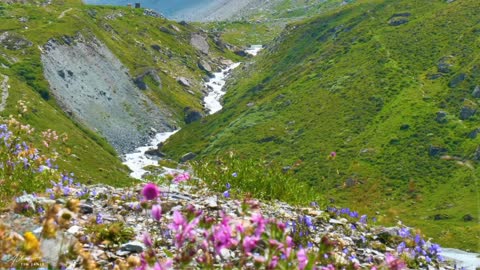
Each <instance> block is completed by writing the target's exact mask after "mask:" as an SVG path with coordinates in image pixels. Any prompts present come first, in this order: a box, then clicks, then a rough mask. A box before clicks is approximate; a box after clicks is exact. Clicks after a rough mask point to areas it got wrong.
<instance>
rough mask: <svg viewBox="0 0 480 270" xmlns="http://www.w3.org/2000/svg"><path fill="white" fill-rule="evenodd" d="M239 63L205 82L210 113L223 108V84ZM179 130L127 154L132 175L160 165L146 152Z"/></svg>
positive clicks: (171, 170)
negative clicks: (221, 101) (148, 167)
mask: <svg viewBox="0 0 480 270" xmlns="http://www.w3.org/2000/svg"><path fill="white" fill-rule="evenodd" d="M239 65H240V63H234V64H232V65H230V66H228V67H227V68H225V69H223V70H222V71H220V72H216V73H214V74H213V75H214V77H213V78H212V79H211V80H209V81H208V82H206V83H205V86H206V87H207V88H208V89H210V91H209V93H208V95H207V96H205V98H204V103H205V108H207V110H208V113H209V114H214V113H216V112H218V111H220V110H221V109H222V104H221V103H220V100H221V98H222V97H223V95H225V93H226V92H225V91H224V90H223V86H225V83H226V79H227V78H228V75H230V72H231V71H232V70H233V69H234V68H236V67H238V66H239ZM177 131H178V130H175V131H170V132H161V133H157V134H156V135H155V137H154V138H153V139H152V140H151V141H150V142H149V143H148V145H145V146H141V147H138V148H136V149H135V150H134V151H133V152H132V153H128V154H126V155H125V162H123V164H125V165H127V166H128V167H129V168H130V170H132V172H131V173H130V176H131V177H133V178H136V179H140V180H141V179H142V176H143V175H144V174H145V173H147V172H148V171H147V170H145V169H144V168H145V167H147V166H158V158H157V159H156V158H154V157H151V156H149V155H146V154H145V152H146V151H148V150H150V149H154V148H157V147H158V144H160V143H162V142H164V141H166V140H167V139H168V138H170V136H172V135H173V134H175V133H176V132H177ZM163 168H164V170H165V172H164V174H166V173H172V172H176V170H174V169H171V168H166V167H163Z"/></svg>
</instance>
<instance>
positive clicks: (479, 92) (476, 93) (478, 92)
mask: <svg viewBox="0 0 480 270" xmlns="http://www.w3.org/2000/svg"><path fill="white" fill-rule="evenodd" d="M472 96H473V97H474V98H480V85H477V86H475V88H474V89H473V92H472Z"/></svg>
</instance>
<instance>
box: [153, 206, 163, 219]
mask: <svg viewBox="0 0 480 270" xmlns="http://www.w3.org/2000/svg"><path fill="white" fill-rule="evenodd" d="M152 217H153V218H154V219H155V220H156V221H160V219H161V218H162V207H161V206H160V205H158V204H155V205H154V206H152Z"/></svg>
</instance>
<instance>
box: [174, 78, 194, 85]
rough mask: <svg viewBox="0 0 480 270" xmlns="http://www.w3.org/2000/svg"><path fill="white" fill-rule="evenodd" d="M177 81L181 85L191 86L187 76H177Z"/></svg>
mask: <svg viewBox="0 0 480 270" xmlns="http://www.w3.org/2000/svg"><path fill="white" fill-rule="evenodd" d="M177 82H178V83H179V84H180V85H182V86H186V87H190V86H192V85H191V84H190V81H189V80H188V79H187V78H185V77H178V78H177Z"/></svg>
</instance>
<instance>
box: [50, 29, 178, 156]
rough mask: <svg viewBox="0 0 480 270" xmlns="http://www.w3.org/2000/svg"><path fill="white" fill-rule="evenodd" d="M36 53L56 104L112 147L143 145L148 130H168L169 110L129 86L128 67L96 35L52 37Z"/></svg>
mask: <svg viewBox="0 0 480 270" xmlns="http://www.w3.org/2000/svg"><path fill="white" fill-rule="evenodd" d="M41 58H42V63H43V66H44V75H45V78H46V79H47V80H48V82H49V83H50V87H51V91H52V93H53V95H54V96H55V98H56V100H57V102H58V104H59V105H60V106H61V107H62V108H63V110H64V111H65V112H67V113H68V114H69V115H70V116H71V117H73V118H74V119H75V120H77V121H79V122H80V123H82V124H85V125H86V126H88V127H89V128H91V129H93V130H95V131H97V132H99V133H100V134H101V135H103V136H104V137H105V138H106V139H107V140H108V141H109V142H110V144H112V145H113V146H114V147H115V148H116V149H117V151H118V152H120V153H125V152H128V151H131V150H133V149H134V148H135V147H138V146H140V145H142V144H144V143H145V142H146V141H147V140H148V137H149V133H152V132H155V131H169V130H171V129H172V128H171V127H170V125H169V124H168V117H167V115H169V112H168V111H166V110H165V109H159V108H158V107H157V106H155V105H154V104H153V102H152V101H151V100H150V99H149V98H148V97H147V96H146V95H145V94H143V93H142V92H141V90H140V89H138V88H137V87H136V86H135V84H134V83H133V81H132V79H131V78H130V75H129V73H128V70H127V69H126V68H125V67H124V66H123V65H122V63H121V62H120V61H119V60H118V59H117V58H116V57H115V56H114V55H113V54H112V53H111V52H110V50H109V49H108V48H107V47H106V46H105V45H104V44H103V43H101V42H100V41H99V40H97V39H96V38H85V37H83V36H81V35H78V36H77V37H75V38H64V39H63V40H62V41H59V40H54V39H52V40H50V41H49V42H48V43H47V44H46V45H45V46H44V51H43V53H42V57H41Z"/></svg>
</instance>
